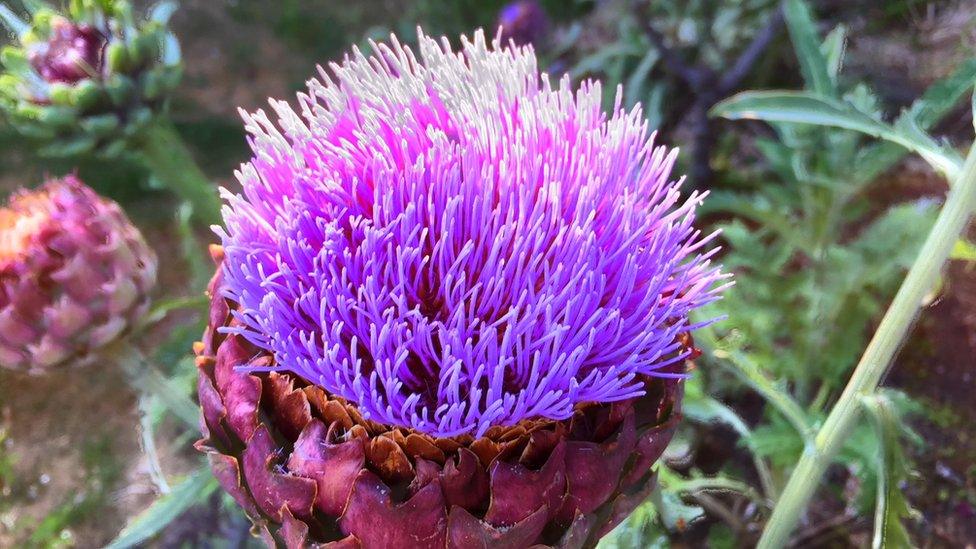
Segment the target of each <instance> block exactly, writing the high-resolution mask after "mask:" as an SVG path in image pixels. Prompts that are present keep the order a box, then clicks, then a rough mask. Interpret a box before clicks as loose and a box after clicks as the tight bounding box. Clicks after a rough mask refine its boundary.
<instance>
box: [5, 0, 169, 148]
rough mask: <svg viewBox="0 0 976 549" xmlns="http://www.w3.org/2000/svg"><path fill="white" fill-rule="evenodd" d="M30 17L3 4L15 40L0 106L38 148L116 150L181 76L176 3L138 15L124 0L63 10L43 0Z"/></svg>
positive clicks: (82, 1)
mask: <svg viewBox="0 0 976 549" xmlns="http://www.w3.org/2000/svg"><path fill="white" fill-rule="evenodd" d="M28 5H29V6H30V8H31V9H30V13H29V15H30V18H29V20H26V21H25V20H22V19H21V18H20V17H19V16H18V15H16V14H14V13H13V12H12V11H11V10H10V9H9V8H7V7H5V6H3V5H0V27H2V26H3V25H6V26H7V27H9V28H10V30H12V31H13V33H14V35H15V36H16V40H15V41H14V43H13V44H11V45H9V46H7V47H5V48H4V50H3V54H2V55H0V111H2V112H3V113H4V114H5V115H6V118H8V119H9V120H10V122H11V125H12V126H13V127H14V128H15V129H17V130H18V131H20V132H21V133H23V134H24V135H26V136H28V137H31V138H35V139H37V140H39V141H41V142H42V143H43V144H44V146H43V147H42V148H41V149H40V152H41V153H42V154H46V155H50V156H73V155H78V154H82V153H89V152H95V153H98V154H100V155H103V156H107V157H112V156H115V155H117V154H119V153H120V152H122V151H123V150H124V149H125V148H126V141H127V140H129V139H131V138H133V137H135V136H137V135H139V134H140V132H141V131H142V130H143V129H145V128H146V126H147V125H148V124H149V123H150V122H151V121H152V120H153V119H154V117H155V116H156V115H158V114H159V113H160V112H163V111H164V110H165V109H166V107H167V104H168V101H169V97H170V95H171V93H172V91H173V90H174V89H175V88H176V85H177V84H178V83H179V80H180V77H181V73H182V65H181V62H180V52H179V45H178V43H177V41H176V39H175V38H174V37H173V35H172V34H171V33H170V32H169V31H168V30H167V28H166V24H167V20H168V18H169V17H170V15H171V14H172V12H173V4H172V3H168V2H164V3H160V4H159V5H158V6H157V7H156V8H155V9H153V10H152V11H151V12H150V14H149V15H148V17H147V18H145V19H142V20H137V19H136V18H135V17H134V16H133V12H132V6H131V5H130V3H129V2H128V0H76V1H72V2H70V3H69V4H68V6H67V9H66V11H65V12H63V13H62V12H59V11H56V10H55V9H54V8H52V7H50V6H47V5H46V4H44V3H43V2H42V1H40V0H36V1H32V2H30V3H28Z"/></svg>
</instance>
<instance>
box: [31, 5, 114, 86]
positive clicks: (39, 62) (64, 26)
mask: <svg viewBox="0 0 976 549" xmlns="http://www.w3.org/2000/svg"><path fill="white" fill-rule="evenodd" d="M105 44H106V39H105V35H103V34H102V33H101V32H100V31H99V30H98V29H96V28H95V27H93V26H91V25H87V24H82V25H77V24H75V23H72V22H70V21H68V20H66V19H62V18H59V19H57V20H56V21H55V22H54V23H52V25H51V35H50V37H49V38H48V39H47V41H45V42H38V43H35V44H32V45H31V46H30V47H29V48H28V58H29V59H30V62H31V66H33V67H34V70H36V71H37V72H38V74H40V75H41V78H43V79H44V80H45V81H46V82H59V83H63V84H74V83H76V82H78V81H79V80H82V79H84V78H90V77H93V76H98V75H99V74H101V71H102V59H103V54H104V48H105Z"/></svg>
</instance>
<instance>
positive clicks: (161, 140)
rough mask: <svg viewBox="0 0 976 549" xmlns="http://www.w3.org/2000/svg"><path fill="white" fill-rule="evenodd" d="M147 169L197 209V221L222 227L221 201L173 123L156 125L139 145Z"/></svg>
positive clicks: (194, 214) (158, 122)
mask: <svg viewBox="0 0 976 549" xmlns="http://www.w3.org/2000/svg"><path fill="white" fill-rule="evenodd" d="M136 146H137V148H138V151H139V153H140V156H141V157H142V159H143V161H144V162H145V163H146V166H148V167H149V169H150V171H152V173H153V174H154V175H155V176H156V177H158V178H159V180H160V181H162V183H163V184H164V185H165V186H166V187H167V188H168V189H170V190H171V191H173V192H175V193H176V194H177V195H178V196H179V197H180V198H181V199H182V200H184V201H186V202H188V203H189V204H190V205H191V206H192V207H193V217H194V218H195V219H196V220H197V221H199V222H202V223H204V224H206V225H216V224H219V223H220V198H219V197H218V195H217V188H216V187H215V186H214V185H213V183H211V182H210V180H209V179H208V178H207V176H206V175H204V174H203V171H202V170H201V169H200V166H199V165H198V164H197V163H196V161H195V160H194V159H193V155H192V154H191V153H190V150H189V149H187V147H186V145H185V144H184V143H183V139H182V138H181V137H180V135H179V133H178V132H177V131H176V128H175V127H174V126H173V123H172V122H170V121H169V120H167V119H160V120H157V121H155V122H153V123H152V124H151V125H150V126H149V127H148V128H146V129H145V130H144V131H143V133H142V135H140V136H139V139H138V140H137V142H136Z"/></svg>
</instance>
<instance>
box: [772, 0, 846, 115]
mask: <svg viewBox="0 0 976 549" xmlns="http://www.w3.org/2000/svg"><path fill="white" fill-rule="evenodd" d="M783 15H784V16H785V18H786V26H787V28H788V29H789V31H790V39H791V40H792V41H793V49H794V50H796V57H797V60H798V61H799V62H800V72H801V73H803V79H804V80H805V81H806V83H807V87H808V88H810V89H811V90H813V91H815V92H817V93H819V94H822V95H826V96H831V97H833V96H836V95H837V88H836V86H835V85H834V82H833V80H832V79H831V78H830V69H829V65H828V63H827V58H826V57H825V56H824V54H823V51H821V49H820V37H819V35H818V33H817V27H816V22H815V21H814V20H813V15H812V14H811V13H810V7H809V6H807V4H806V2H804V1H803V0H786V2H785V3H784V4H783Z"/></svg>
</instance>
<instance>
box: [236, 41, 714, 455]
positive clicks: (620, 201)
mask: <svg viewBox="0 0 976 549" xmlns="http://www.w3.org/2000/svg"><path fill="white" fill-rule="evenodd" d="M373 47H374V49H375V50H376V55H375V56H373V57H366V56H364V55H363V54H362V53H360V52H359V51H358V50H355V51H354V52H353V54H352V55H351V56H349V57H347V58H346V60H345V62H344V63H343V64H342V65H338V64H332V65H330V68H331V72H332V75H331V76H330V75H328V74H327V73H326V71H324V70H323V71H321V72H322V78H323V81H318V80H312V81H310V83H309V91H308V93H307V94H300V95H299V109H298V111H297V112H296V111H295V110H293V109H292V107H290V106H289V105H288V104H287V103H285V102H284V101H273V102H272V107H273V109H274V111H275V113H276V114H277V118H278V121H277V123H275V122H272V121H271V119H270V118H269V117H268V116H267V115H266V114H265V113H264V112H262V111H258V112H257V113H254V114H244V118H245V121H246V125H247V129H248V131H249V132H250V134H251V137H250V144H251V147H252V149H253V150H254V158H253V159H252V160H251V161H250V162H249V163H246V164H244V165H243V166H242V167H241V170H240V171H239V172H238V173H237V176H238V179H239V180H240V182H241V184H242V185H243V194H241V195H233V194H231V193H229V192H226V191H225V193H224V196H225V198H226V199H227V206H225V208H224V218H225V221H226V229H225V230H220V236H221V238H222V240H223V245H224V250H225V253H226V259H225V261H224V263H223V265H224V266H223V269H224V276H225V288H226V290H225V297H227V298H229V299H232V300H234V301H236V302H238V303H239V304H240V310H239V311H235V313H234V314H235V315H236V323H235V325H234V326H233V327H231V328H228V329H225V331H228V332H232V333H237V334H240V335H242V336H244V337H245V338H246V339H247V340H249V341H250V342H252V343H253V344H255V345H257V346H258V347H261V348H264V349H267V350H268V351H270V352H271V353H272V354H273V356H274V359H275V364H274V365H273V366H271V367H270V369H273V370H276V371H286V372H291V373H293V374H295V375H297V376H300V377H301V378H304V379H305V380H307V381H309V382H310V383H314V384H318V385H319V386H321V387H322V388H324V389H325V390H327V391H329V392H331V393H332V394H335V395H338V396H341V397H344V398H346V399H348V400H350V401H352V402H355V403H356V404H357V405H358V407H359V409H360V411H361V413H362V414H363V415H364V416H365V417H366V418H367V419H371V420H373V421H376V422H380V423H385V424H389V425H396V426H402V427H410V428H414V429H416V430H418V431H421V432H424V433H427V434H430V435H433V436H438V437H448V436H455V435H459V434H473V435H476V436H480V435H481V434H483V433H485V431H486V430H487V429H488V428H489V427H491V426H496V425H513V424H515V423H517V422H519V421H520V420H523V419H527V418H536V417H544V418H550V419H565V418H568V417H570V416H571V415H572V413H573V411H574V409H575V408H576V407H577V406H578V405H580V404H584V403H591V402H598V403H605V402H614V401H620V400H625V399H628V398H633V397H635V396H638V395H640V394H642V392H643V381H642V380H641V375H642V374H647V375H651V376H655V375H659V376H662V377H663V376H674V375H676V374H673V373H667V372H665V371H664V370H663V369H664V368H665V367H666V366H667V365H670V364H673V363H675V362H678V361H681V360H683V359H684V358H686V357H687V355H688V353H689V352H690V351H688V350H687V349H686V348H685V347H684V346H683V345H682V344H681V343H680V341H679V339H680V338H679V336H680V335H681V334H683V333H686V332H688V331H690V330H692V329H694V328H695V327H696V326H695V325H692V324H691V323H690V321H689V318H688V315H689V313H690V312H691V311H692V310H693V309H695V308H697V307H700V306H702V305H705V304H706V303H709V302H711V301H713V300H715V299H717V298H718V296H719V293H720V291H721V289H722V288H723V287H724V286H722V285H721V281H722V280H723V279H724V278H725V275H723V274H721V272H720V271H719V269H718V268H717V267H715V266H712V265H711V264H710V261H709V258H710V257H711V256H712V255H713V254H714V253H715V252H716V251H717V250H716V249H711V250H710V251H709V250H707V249H706V245H707V244H708V242H709V241H710V240H711V237H710V236H706V237H703V236H702V235H701V233H700V232H699V231H698V230H696V229H695V228H694V227H693V221H694V211H695V207H696V206H697V205H698V204H699V203H700V202H701V200H702V198H703V195H699V194H692V195H691V196H689V197H687V198H684V199H682V198H681V197H680V194H679V190H678V189H679V186H680V183H681V182H680V180H679V181H674V180H672V179H671V178H670V172H671V168H672V166H673V164H674V161H675V157H676V151H674V150H671V151H669V150H667V149H666V148H665V147H655V146H654V143H653V134H650V133H649V132H648V128H647V124H646V121H645V119H644V118H643V116H642V113H641V111H640V109H639V108H635V109H633V110H631V111H628V112H625V111H624V110H623V109H622V108H621V107H620V104H619V95H620V94H619V93H618V104H617V106H616V107H615V108H614V111H613V113H612V115H607V114H605V113H604V112H603V111H602V109H601V107H600V100H601V89H600V85H599V83H595V82H584V83H583V84H582V85H581V87H580V88H579V89H578V90H576V91H574V90H573V88H572V87H571V84H570V82H569V79H568V78H564V79H563V80H561V81H560V82H559V84H558V85H557V86H553V85H552V83H550V81H549V78H548V75H546V74H544V73H543V74H540V73H539V71H538V69H537V67H536V59H535V56H534V54H533V53H532V51H531V50H530V49H523V48H508V47H502V46H501V45H500V44H499V42H498V41H496V42H495V43H493V44H492V45H491V46H490V47H489V45H488V44H487V43H486V40H485V37H484V34H483V33H482V32H478V33H476V34H475V36H474V39H473V40H470V41H469V40H468V39H463V40H462V50H461V52H460V53H453V52H452V51H451V49H450V45H449V44H448V43H447V41H446V39H445V40H444V41H442V42H438V41H435V40H434V39H432V38H429V37H426V36H424V35H423V34H422V33H420V48H419V51H420V55H419V57H418V56H415V55H414V53H413V52H412V51H411V50H410V49H409V48H407V47H405V46H402V45H401V44H400V43H399V42H397V40H396V38H395V37H393V38H392V42H391V44H390V45H375V44H374V46H373Z"/></svg>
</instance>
